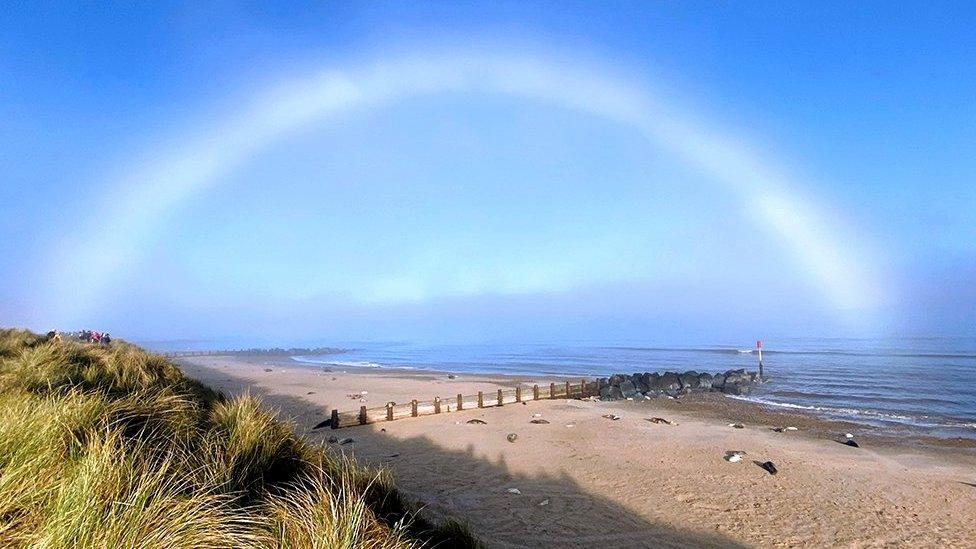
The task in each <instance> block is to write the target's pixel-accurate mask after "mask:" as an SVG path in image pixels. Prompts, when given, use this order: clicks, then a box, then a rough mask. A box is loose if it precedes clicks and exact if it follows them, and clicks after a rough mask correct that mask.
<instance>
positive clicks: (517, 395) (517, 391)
mask: <svg viewBox="0 0 976 549" xmlns="http://www.w3.org/2000/svg"><path fill="white" fill-rule="evenodd" d="M515 402H522V386H521V385H516V386H515Z"/></svg>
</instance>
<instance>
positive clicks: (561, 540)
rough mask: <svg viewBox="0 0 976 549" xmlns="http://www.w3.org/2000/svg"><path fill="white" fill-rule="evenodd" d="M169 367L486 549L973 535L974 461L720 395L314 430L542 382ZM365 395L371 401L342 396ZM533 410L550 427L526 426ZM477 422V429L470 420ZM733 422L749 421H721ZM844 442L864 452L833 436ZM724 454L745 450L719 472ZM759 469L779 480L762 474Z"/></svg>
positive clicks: (211, 364) (939, 543)
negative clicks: (257, 411)
mask: <svg viewBox="0 0 976 549" xmlns="http://www.w3.org/2000/svg"><path fill="white" fill-rule="evenodd" d="M179 363H180V365H181V367H182V368H183V370H184V371H185V372H186V373H187V374H188V375H190V376H191V377H194V378H197V379H199V380H201V381H203V382H205V383H206V384H208V385H210V386H211V387H213V388H215V389H218V390H221V391H223V392H225V393H227V394H238V393H241V392H244V391H248V392H250V393H251V394H254V395H258V396H261V397H263V398H264V400H265V402H266V403H268V404H270V405H272V406H274V407H277V408H278V409H279V410H280V411H281V416H282V418H284V419H286V420H290V421H291V422H292V423H293V425H294V426H295V428H296V429H297V430H298V431H299V432H302V433H306V434H307V435H308V437H309V438H310V439H311V440H313V441H320V442H321V443H323V444H329V443H328V442H327V440H328V437H330V436H338V437H339V438H347V437H348V438H352V439H354V442H352V443H349V444H346V445H342V446H338V445H336V444H331V445H332V446H335V447H336V448H340V449H341V450H342V451H344V452H346V453H350V454H352V455H354V456H355V457H356V458H357V459H359V460H361V461H362V462H364V463H368V464H373V465H384V466H388V467H390V468H391V469H392V470H393V472H394V474H395V476H396V478H397V481H398V485H399V486H400V487H401V488H402V489H403V490H404V492H405V493H406V494H407V495H408V496H410V497H412V498H414V499H415V500H416V501H417V502H419V503H420V504H422V505H423V506H424V510H423V513H427V514H430V515H431V516H433V517H446V516H452V517H457V518H459V519H462V520H464V521H467V522H468V523H469V524H470V526H471V528H472V529H473V531H474V532H475V533H476V534H477V535H478V536H479V537H480V538H481V539H483V540H484V541H485V542H486V543H487V544H488V545H489V546H491V547H584V546H586V547H591V546H594V545H596V544H599V545H600V546H602V547H679V546H715V547H718V546H721V547H729V546H733V547H734V546H761V547H798V546H802V547H823V546H845V547H847V546H855V547H875V546H925V547H972V546H974V540H976V452H974V450H973V449H972V448H971V444H970V443H968V442H966V441H926V440H919V439H911V438H909V439H903V440H902V439H901V438H900V437H899V436H897V434H895V435H894V436H887V437H885V436H881V435H877V434H862V432H859V427H858V426H857V425H855V424H851V423H843V422H830V421H825V420H821V419H818V418H813V417H810V416H806V415H800V414H795V413H783V412H779V411H775V410H767V409H765V408H763V407H761V406H758V405H755V404H751V403H747V402H742V401H735V400H732V399H728V398H725V397H723V396H722V395H718V394H706V395H698V396H688V397H685V398H683V399H680V400H678V401H673V400H668V399H655V400H651V401H646V402H591V401H579V400H569V401H567V400H552V401H545V400H544V401H538V402H530V403H527V404H524V405H517V404H511V405H505V406H503V407H500V408H488V409H483V410H478V409H475V410H470V411H469V410H465V411H462V412H454V413H449V414H441V415H437V416H427V417H421V418H415V419H404V420H400V421H395V422H390V423H380V424H373V425H367V426H362V427H359V426H357V427H351V428H345V429H340V430H338V431H333V430H330V429H323V430H317V431H312V430H311V427H313V426H314V425H315V424H316V423H318V422H320V421H322V420H323V419H325V418H327V417H328V414H329V411H330V410H331V409H332V408H338V409H340V410H344V411H345V410H354V409H356V408H358V407H359V406H360V405H361V404H366V405H367V406H370V407H373V406H381V405H383V404H384V403H385V402H387V401H396V402H406V401H409V400H410V399H412V398H431V397H433V396H435V395H436V396H441V397H442V398H447V397H450V396H453V395H456V394H457V393H464V394H472V393H476V392H477V391H479V390H481V391H486V392H487V391H494V390H495V389H497V388H499V387H510V386H512V385H513V384H514V383H516V382H521V383H533V382H535V381H545V382H548V381H550V380H548V379H547V380H534V379H528V378H504V377H499V376H459V377H457V378H456V379H449V378H448V377H447V375H446V374H442V373H437V372H419V371H401V370H377V369H372V370H370V369H355V370H354V369H338V368H333V369H332V370H333V371H322V370H321V369H318V368H312V367H308V366H303V365H301V364H299V363H296V362H294V361H291V360H290V359H287V358H281V359H276V358H266V357H260V358H242V357H198V358H183V359H180V360H179ZM554 381H558V380H554ZM362 391H367V394H366V395H365V397H364V398H365V400H366V402H365V403H361V402H360V400H359V399H358V398H356V399H353V398H350V397H349V396H348V395H351V394H358V393H360V392H362ZM536 414H541V415H540V416H538V417H540V418H542V419H546V420H547V421H549V423H548V424H531V423H530V420H532V419H533V417H534V416H535V415H536ZM607 414H616V415H618V416H620V419H619V420H616V421H614V420H610V419H606V418H604V417H602V416H604V415H607ZM651 417H663V418H666V419H668V420H670V421H673V422H675V423H676V424H675V425H663V424H655V423H651V422H649V421H646V419H647V418H651ZM474 418H478V419H482V420H483V421H485V422H486V424H483V425H482V424H468V423H467V420H469V419H474ZM733 421H734V422H738V423H742V424H743V425H744V428H742V429H734V428H731V427H729V426H728V423H729V422H733ZM776 426H793V427H796V428H797V430H795V431H786V432H774V431H773V430H772V427H776ZM845 432H853V433H855V434H856V435H857V440H858V442H859V443H860V444H861V447H860V448H851V447H848V446H845V445H843V444H840V443H838V442H837V441H838V440H840V439H843V438H844V433H845ZM509 433H515V434H517V435H518V438H517V440H516V441H515V442H509V441H508V440H507V439H506V436H507V435H508V434H509ZM728 451H744V452H746V454H745V455H744V457H743V459H742V460H741V461H740V462H737V463H730V462H728V461H726V460H725V459H724V457H725V456H726V453H727V452H728ZM765 461H772V462H774V463H775V465H776V467H777V468H778V474H776V475H775V476H774V475H770V474H769V473H768V472H767V471H765V470H764V469H762V468H760V467H759V466H758V463H761V462H765ZM512 489H514V490H515V492H513V490H512Z"/></svg>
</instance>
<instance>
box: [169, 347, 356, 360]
mask: <svg viewBox="0 0 976 549" xmlns="http://www.w3.org/2000/svg"><path fill="white" fill-rule="evenodd" d="M350 350H351V349H342V348H338V347H313V348H308V347H290V348H288V349H284V348H281V347H270V348H251V349H223V350H207V351H189V350H188V351H166V352H162V353H160V354H162V355H163V356H165V357H168V358H180V357H190V356H268V357H287V356H302V355H316V356H323V355H338V354H342V353H347V352H349V351H350Z"/></svg>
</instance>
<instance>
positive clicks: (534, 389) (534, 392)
mask: <svg viewBox="0 0 976 549" xmlns="http://www.w3.org/2000/svg"><path fill="white" fill-rule="evenodd" d="M532 400H539V386H538V385H533V386H532Z"/></svg>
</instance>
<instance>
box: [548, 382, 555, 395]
mask: <svg viewBox="0 0 976 549" xmlns="http://www.w3.org/2000/svg"><path fill="white" fill-rule="evenodd" d="M549 398H556V384H555V383H550V384H549Z"/></svg>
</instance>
